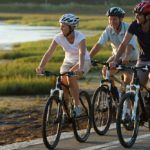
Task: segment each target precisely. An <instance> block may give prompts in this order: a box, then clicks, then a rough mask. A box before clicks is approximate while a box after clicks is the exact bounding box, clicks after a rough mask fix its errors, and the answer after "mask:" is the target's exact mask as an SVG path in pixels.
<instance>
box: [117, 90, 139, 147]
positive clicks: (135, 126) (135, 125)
mask: <svg viewBox="0 0 150 150" xmlns="http://www.w3.org/2000/svg"><path fill="white" fill-rule="evenodd" d="M134 98H135V94H134V93H132V92H130V93H126V94H124V95H123V97H122V98H121V102H120V104H119V108H118V115H117V121H116V129H117V135H118V139H119V141H120V143H121V145H122V146H123V147H125V148H130V147H132V146H133V144H134V143H135V141H136V138H137V135H138V130H139V124H140V119H139V118H140V117H139V104H138V106H137V112H136V117H135V120H134V121H132V119H130V120H131V121H130V122H129V121H128V122H127V124H131V129H130V130H129V127H127V125H125V121H123V119H122V113H123V106H124V102H125V101H127V100H128V101H129V100H131V103H132V104H134ZM128 101H127V102H128ZM132 108H134V107H132ZM131 112H132V109H131ZM130 118H131V117H130ZM128 120H129V119H128ZM128 126H129V125H128ZM123 127H124V128H125V133H126V134H128V135H127V136H126V135H125V133H123V129H124V128H123ZM129 131H131V132H132V133H131V137H130V138H129V137H128V136H129V135H130V134H129V133H128V132H129ZM128 139H129V140H128Z"/></svg>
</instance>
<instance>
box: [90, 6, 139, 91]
mask: <svg viewBox="0 0 150 150" xmlns="http://www.w3.org/2000/svg"><path fill="white" fill-rule="evenodd" d="M106 15H107V16H108V22H109V24H108V26H107V27H106V29H105V30H104V31H103V33H102V35H101V36H100V38H99V40H98V42H97V43H96V44H95V45H94V46H93V48H92V50H91V51H90V56H91V58H92V57H93V56H94V55H95V54H96V53H97V52H98V51H99V50H100V49H101V47H102V46H103V45H104V44H105V43H106V42H110V43H111V46H112V56H111V57H110V58H109V59H108V60H107V62H112V61H113V60H114V58H115V56H116V54H117V49H118V47H119V45H120V43H121V42H122V40H123V38H124V35H125V33H126V31H127V30H128V27H129V25H128V24H127V23H125V22H123V18H124V16H125V11H124V10H123V9H122V8H120V7H112V8H110V9H109V10H108V11H107V13H106ZM138 53H139V52H138V48H137V45H136V40H135V37H133V38H132V40H131V41H130V42H129V44H128V45H127V47H126V50H125V51H124V53H122V55H120V56H119V59H118V60H117V63H119V62H120V61H122V62H123V63H127V62H126V61H127V60H128V59H129V60H130V65H132V64H134V63H135V62H136V61H137V58H138ZM103 72H105V68H103ZM123 78H124V83H129V82H130V80H131V76H130V74H129V73H128V72H124V74H123ZM113 84H114V83H113ZM114 90H116V87H114ZM116 92H117V91H116ZM116 92H115V93H116Z"/></svg>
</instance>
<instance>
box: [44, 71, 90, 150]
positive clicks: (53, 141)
mask: <svg viewBox="0 0 150 150" xmlns="http://www.w3.org/2000/svg"><path fill="white" fill-rule="evenodd" d="M44 75H45V76H47V77H48V76H56V77H57V79H56V86H55V88H54V89H51V90H50V96H49V98H48V100H47V103H46V106H45V110H44V114H43V126H42V135H43V142H44V144H45V146H46V147H47V148H48V149H54V148H55V147H56V146H57V144H58V142H59V139H60V135H61V126H62V115H63V111H65V112H66V114H67V117H68V120H69V123H72V127H73V131H74V136H75V138H76V140H77V141H79V142H85V141H86V140H87V139H88V137H89V135H90V129H91V125H92V124H91V123H92V122H91V103H90V98H89V95H88V93H87V92H86V91H81V92H80V103H81V106H82V114H81V115H80V116H76V114H75V112H74V101H73V98H72V96H71V93H70V90H69V86H68V85H65V84H63V83H62V82H61V76H65V75H66V76H68V77H73V76H76V75H75V73H73V72H66V73H63V74H60V73H52V72H48V71H45V72H44ZM62 86H63V87H64V88H66V89H68V91H69V104H67V103H66V101H65V100H64V93H63V90H62Z"/></svg>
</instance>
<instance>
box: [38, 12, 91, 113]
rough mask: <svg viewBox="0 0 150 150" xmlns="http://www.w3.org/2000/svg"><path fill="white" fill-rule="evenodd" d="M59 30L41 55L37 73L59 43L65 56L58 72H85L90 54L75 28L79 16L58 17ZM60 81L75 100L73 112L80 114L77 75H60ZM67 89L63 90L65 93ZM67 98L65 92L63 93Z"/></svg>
mask: <svg viewBox="0 0 150 150" xmlns="http://www.w3.org/2000/svg"><path fill="white" fill-rule="evenodd" d="M59 23H60V29H61V32H60V33H58V34H57V35H56V36H55V37H54V38H53V40H52V43H51V45H50V47H49V48H48V50H47V52H46V53H45V55H44V56H43V58H42V60H41V62H40V64H39V66H38V67H37V69H36V71H37V73H42V72H43V71H44V67H45V65H46V63H47V62H48V61H49V60H50V59H51V57H52V54H53V52H54V50H55V49H56V47H57V45H60V46H61V47H62V48H63V50H64V51H65V58H64V61H63V64H62V66H61V68H60V73H65V72H68V71H74V72H76V73H77V74H78V75H79V76H82V74H83V73H87V72H88V70H89V69H90V64H91V61H90V56H89V53H88V51H87V49H86V41H85V36H84V34H82V33H81V32H79V31H76V30H75V28H76V27H77V25H78V24H79V18H78V17H77V16H75V15H74V14H64V15H63V16H62V17H61V18H60V19H59ZM62 82H63V83H64V84H66V85H69V87H70V91H71V94H72V96H73V98H74V100H75V106H76V107H75V108H74V110H75V112H76V116H78V115H80V114H81V111H82V110H81V107H80V101H79V87H78V83H77V77H71V78H68V77H66V76H63V77H62ZM66 92H67V91H64V93H66ZM64 96H66V99H67V93H66V94H65V95H64Z"/></svg>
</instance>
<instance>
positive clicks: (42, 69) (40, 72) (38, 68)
mask: <svg viewBox="0 0 150 150" xmlns="http://www.w3.org/2000/svg"><path fill="white" fill-rule="evenodd" d="M43 72H44V68H42V67H40V66H38V67H37V68H36V73H37V74H42V73H43Z"/></svg>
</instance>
